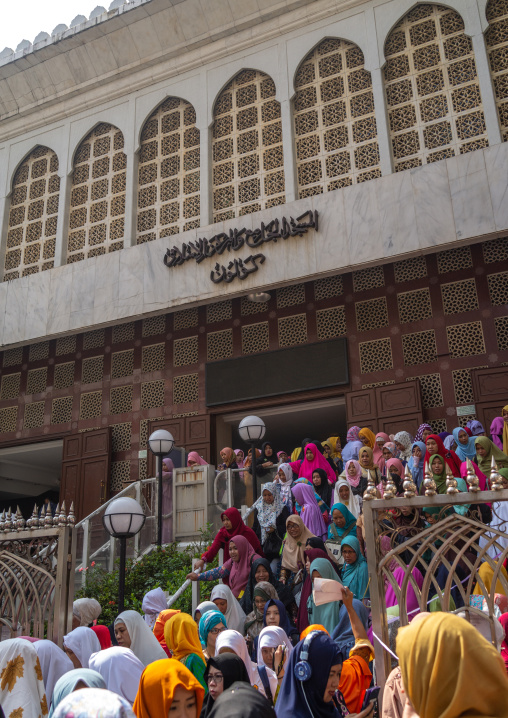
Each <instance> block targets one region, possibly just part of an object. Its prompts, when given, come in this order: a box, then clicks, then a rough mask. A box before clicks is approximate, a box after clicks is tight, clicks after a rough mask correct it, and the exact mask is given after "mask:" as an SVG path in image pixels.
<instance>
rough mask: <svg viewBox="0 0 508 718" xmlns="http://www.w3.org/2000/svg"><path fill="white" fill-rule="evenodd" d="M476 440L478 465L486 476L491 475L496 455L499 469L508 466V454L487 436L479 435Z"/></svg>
mask: <svg viewBox="0 0 508 718" xmlns="http://www.w3.org/2000/svg"><path fill="white" fill-rule="evenodd" d="M474 442H475V446H476V457H477V461H478V467H479V469H480V471H482V472H483V473H484V474H485V475H486V476H489V475H490V469H491V462H492V457H494V461H495V462H496V465H497V468H498V469H505V468H506V467H507V466H508V456H506V454H505V453H504V452H503V451H501V449H498V448H497V446H495V445H494V444H493V443H492V441H491V440H490V439H487V437H486V436H477V437H476V438H475V440H474Z"/></svg>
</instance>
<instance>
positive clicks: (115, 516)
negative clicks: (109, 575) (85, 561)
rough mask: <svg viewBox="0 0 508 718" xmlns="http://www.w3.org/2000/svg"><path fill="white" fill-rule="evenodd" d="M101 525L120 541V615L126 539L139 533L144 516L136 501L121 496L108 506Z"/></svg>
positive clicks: (122, 606)
mask: <svg viewBox="0 0 508 718" xmlns="http://www.w3.org/2000/svg"><path fill="white" fill-rule="evenodd" d="M102 523H103V525H104V528H105V529H106V531H107V532H108V534H109V535H110V536H113V538H117V539H119V540H120V571H119V578H118V613H122V611H123V608H124V594H125V555H126V547H127V539H128V538H131V536H135V535H136V534H137V533H139V532H140V531H141V529H142V528H143V526H144V523H145V514H144V513H143V509H142V508H141V506H140V505H139V504H138V502H137V501H136V499H130V498H129V497H128V496H122V497H121V498H119V499H115V500H114V501H112V502H111V503H110V504H109V506H108V508H107V509H106V511H105V512H104V516H103V517H102Z"/></svg>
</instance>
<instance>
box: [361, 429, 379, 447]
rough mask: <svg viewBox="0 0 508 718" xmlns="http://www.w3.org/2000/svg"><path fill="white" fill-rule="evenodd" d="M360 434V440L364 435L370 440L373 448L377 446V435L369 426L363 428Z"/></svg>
mask: <svg viewBox="0 0 508 718" xmlns="http://www.w3.org/2000/svg"><path fill="white" fill-rule="evenodd" d="M358 436H359V437H360V440H361V438H362V436H364V437H365V438H366V439H368V440H369V443H368V446H370V448H371V449H374V448H375V446H376V435H375V434H374V432H373V431H371V430H370V429H368V428H367V427H365V428H363V429H362V430H361V431H359V432H358Z"/></svg>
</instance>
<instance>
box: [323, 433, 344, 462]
mask: <svg viewBox="0 0 508 718" xmlns="http://www.w3.org/2000/svg"><path fill="white" fill-rule="evenodd" d="M338 439H339V437H338V436H330V437H328V439H327V440H326V441H324V442H323V443H324V444H328V445H329V447H330V449H331V450H332V456H333V458H334V459H342V453H341V452H340V451H337V449H336V448H335V447H336V446H337V440H338Z"/></svg>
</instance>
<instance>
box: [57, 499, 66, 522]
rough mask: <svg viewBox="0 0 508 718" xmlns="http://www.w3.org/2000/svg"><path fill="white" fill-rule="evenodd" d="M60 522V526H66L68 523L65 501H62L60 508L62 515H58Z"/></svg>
mask: <svg viewBox="0 0 508 718" xmlns="http://www.w3.org/2000/svg"><path fill="white" fill-rule="evenodd" d="M58 523H59V525H60V526H65V525H66V523H67V514H66V513H65V501H63V502H62V508H61V509H60V516H59V517H58Z"/></svg>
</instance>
